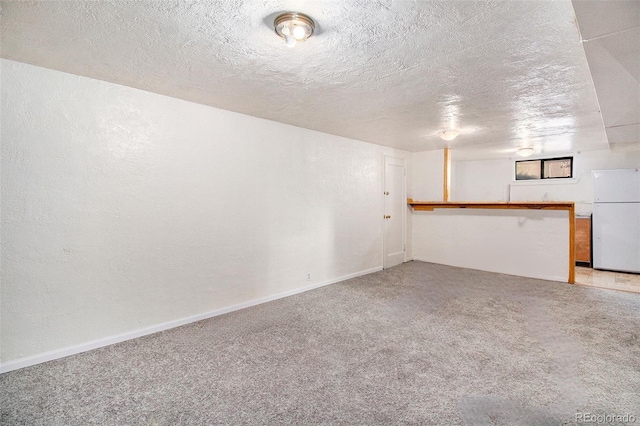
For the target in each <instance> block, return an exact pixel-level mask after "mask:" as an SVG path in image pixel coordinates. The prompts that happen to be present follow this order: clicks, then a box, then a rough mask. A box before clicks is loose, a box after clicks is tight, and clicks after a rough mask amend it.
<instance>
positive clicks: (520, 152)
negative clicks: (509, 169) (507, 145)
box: [517, 148, 533, 157]
mask: <svg viewBox="0 0 640 426" xmlns="http://www.w3.org/2000/svg"><path fill="white" fill-rule="evenodd" d="M517 152H518V155H519V156H520V157H529V156H530V155H531V154H533V148H520V149H519V150H518V151H517Z"/></svg>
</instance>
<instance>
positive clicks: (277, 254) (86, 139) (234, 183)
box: [0, 60, 406, 363]
mask: <svg viewBox="0 0 640 426" xmlns="http://www.w3.org/2000/svg"><path fill="white" fill-rule="evenodd" d="M384 153H386V154H391V155H395V156H404V155H405V154H406V153H404V152H401V151H393V150H391V149H388V148H383V147H380V146H377V145H372V144H367V143H363V142H358V141H354V140H350V139H345V138H341V137H336V136H331V135H327V134H323V133H319V132H314V131H310V130H305V129H301V128H297V127H292V126H288V125H283V124H280V123H276V122H272V121H267V120H262V119H257V118H253V117H249V116H245V115H241V114H236V113H232V112H227V111H223V110H218V109H215V108H211V107H207V106H203V105H198V104H194V103H189V102H186V101H181V100H177V99H173V98H169V97H165V96H160V95H157V94H153V93H148V92H143V91H139V90H135V89H131V88H128V87H123V86H118V85H114V84H110V83H106V82H102V81H97V80H92V79H88V78H83V77H77V76H74V75H71V74H65V73H61V72H57V71H52V70H48V69H44V68H38V67H34V66H30V65H26V64H21V63H17V62H13V61H7V60H2V262H3V269H4V270H3V276H2V292H1V303H2V305H1V308H2V322H1V339H2V341H1V354H0V356H1V358H0V359H1V360H2V362H3V363H7V362H10V361H15V360H19V359H24V358H25V357H30V356H35V355H38V354H42V353H43V352H46V351H55V350H59V349H61V348H65V347H69V346H72V345H80V344H83V343H85V342H88V341H92V340H94V339H103V338H107V337H110V336H114V335H118V334H121V333H125V334H126V333H130V332H132V331H135V330H144V329H145V328H147V327H152V326H154V325H157V324H162V323H165V322H171V321H174V320H178V319H182V318H186V317H190V316H194V315H198V314H203V313H206V312H210V311H213V310H216V309H220V308H225V307H229V306H232V305H236V304H240V303H244V302H247V301H251V300H255V299H259V298H263V297H268V296H271V295H275V294H279V293H282V292H286V291H291V290H295V289H299V288H302V287H304V286H307V285H310V284H314V283H323V282H328V281H332V280H336V279H339V278H341V277H345V276H349V275H350V274H357V273H359V272H362V271H367V270H371V269H373V268H379V267H381V265H382V240H381V238H382V235H381V229H382V228H381V224H382V219H381V218H382V197H381V192H382V173H381V170H382V158H383V154H384ZM307 273H310V274H311V276H312V279H311V281H310V282H308V281H307V280H306V276H307Z"/></svg>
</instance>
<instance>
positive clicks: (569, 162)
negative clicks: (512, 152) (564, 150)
mask: <svg viewBox="0 0 640 426" xmlns="http://www.w3.org/2000/svg"><path fill="white" fill-rule="evenodd" d="M572 177H573V157H562V158H546V159H541V160H522V161H516V180H534V179H567V178H572Z"/></svg>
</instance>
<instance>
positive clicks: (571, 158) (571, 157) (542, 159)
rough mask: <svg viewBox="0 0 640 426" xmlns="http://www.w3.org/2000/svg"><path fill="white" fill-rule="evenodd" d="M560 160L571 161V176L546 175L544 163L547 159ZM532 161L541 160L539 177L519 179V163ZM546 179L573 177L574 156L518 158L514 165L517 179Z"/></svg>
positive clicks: (515, 178)
mask: <svg viewBox="0 0 640 426" xmlns="http://www.w3.org/2000/svg"><path fill="white" fill-rule="evenodd" d="M558 160H569V162H570V164H571V173H570V174H569V176H559V177H548V176H545V173H544V169H545V167H544V163H545V162H546V161H558ZM531 161H539V162H540V176H539V177H537V178H532V179H518V163H525V162H531ZM546 179H573V156H567V157H554V158H539V159H527V160H516V162H515V166H514V180H516V181H536V180H546Z"/></svg>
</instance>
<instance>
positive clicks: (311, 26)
mask: <svg viewBox="0 0 640 426" xmlns="http://www.w3.org/2000/svg"><path fill="white" fill-rule="evenodd" d="M273 27H274V29H275V30H276V34H278V35H279V36H280V37H282V38H283V39H284V41H285V43H287V46H289V47H296V44H298V43H300V42H303V41H306V40H307V39H308V38H309V37H311V36H312V35H313V32H314V31H315V29H316V23H315V22H314V21H313V19H311V18H310V17H309V16H307V15H304V14H302V13H298V12H286V13H283V14H281V15H278V17H277V18H276V19H275V21H273Z"/></svg>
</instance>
